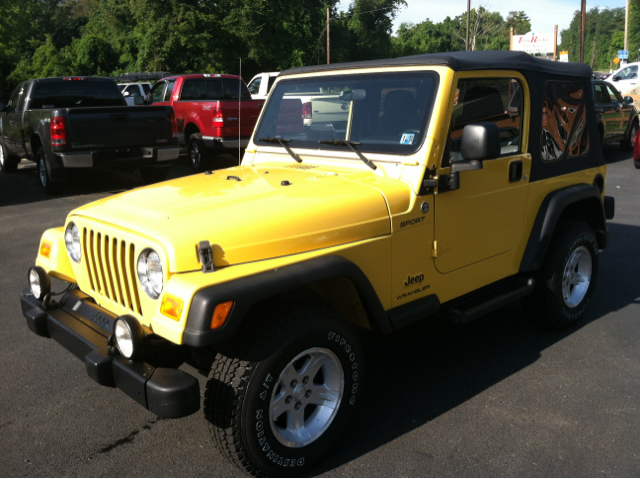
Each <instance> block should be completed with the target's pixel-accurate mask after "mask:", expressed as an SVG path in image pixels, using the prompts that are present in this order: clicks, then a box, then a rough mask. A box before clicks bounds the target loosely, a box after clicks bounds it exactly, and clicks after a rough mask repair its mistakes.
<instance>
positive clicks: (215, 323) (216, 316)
mask: <svg viewBox="0 0 640 479" xmlns="http://www.w3.org/2000/svg"><path fill="white" fill-rule="evenodd" d="M232 306H233V301H227V302H226V303H220V304H219V305H218V306H216V309H214V310H213V316H211V329H216V328H219V327H220V326H222V325H223V324H224V322H225V321H226V320H227V317H228V316H229V312H230V311H231V307H232Z"/></svg>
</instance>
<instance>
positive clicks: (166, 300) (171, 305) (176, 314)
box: [160, 294, 184, 321]
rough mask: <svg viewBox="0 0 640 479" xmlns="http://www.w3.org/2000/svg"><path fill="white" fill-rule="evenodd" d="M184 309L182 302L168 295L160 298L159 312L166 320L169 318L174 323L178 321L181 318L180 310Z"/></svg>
mask: <svg viewBox="0 0 640 479" xmlns="http://www.w3.org/2000/svg"><path fill="white" fill-rule="evenodd" d="M183 307H184V301H182V300H181V299H178V298H175V297H173V296H171V295H169V294H165V295H164V296H163V298H162V305H161V306H160V312H161V313H162V314H164V315H165V316H166V317H167V318H171V319H173V320H174V321H180V316H182V308H183Z"/></svg>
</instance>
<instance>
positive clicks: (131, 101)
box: [118, 83, 151, 106]
mask: <svg viewBox="0 0 640 479" xmlns="http://www.w3.org/2000/svg"><path fill="white" fill-rule="evenodd" d="M118 86H119V87H120V91H121V92H122V96H123V97H124V99H125V101H126V102H127V105H129V106H134V105H135V98H137V97H140V98H142V99H144V97H146V96H147V94H148V93H149V92H150V91H151V83H118Z"/></svg>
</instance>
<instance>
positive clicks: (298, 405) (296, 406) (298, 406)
mask: <svg viewBox="0 0 640 479" xmlns="http://www.w3.org/2000/svg"><path fill="white" fill-rule="evenodd" d="M301 407H302V403H301V402H297V403H296V405H295V408H296V411H299V410H300V408H301Z"/></svg>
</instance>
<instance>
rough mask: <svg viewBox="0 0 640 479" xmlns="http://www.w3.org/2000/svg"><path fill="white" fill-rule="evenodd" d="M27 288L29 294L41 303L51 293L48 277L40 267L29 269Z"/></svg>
mask: <svg viewBox="0 0 640 479" xmlns="http://www.w3.org/2000/svg"><path fill="white" fill-rule="evenodd" d="M29 287H30V288H31V294H33V296H34V297H35V298H36V299H38V301H42V300H43V299H44V297H45V296H46V295H47V294H49V293H50V292H51V284H50V283H49V275H48V274H47V272H46V271H45V270H44V269H43V268H41V267H40V266H33V267H31V268H29Z"/></svg>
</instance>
